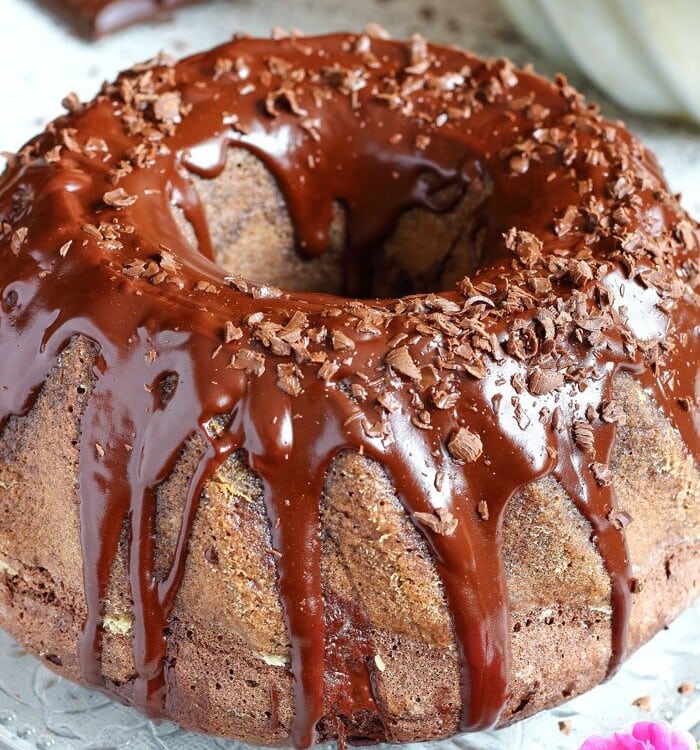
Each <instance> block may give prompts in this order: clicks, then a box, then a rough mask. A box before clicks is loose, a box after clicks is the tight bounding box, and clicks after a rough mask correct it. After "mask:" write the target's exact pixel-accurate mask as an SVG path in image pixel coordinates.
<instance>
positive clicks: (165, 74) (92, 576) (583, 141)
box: [0, 34, 700, 747]
mask: <svg viewBox="0 0 700 750" xmlns="http://www.w3.org/2000/svg"><path fill="white" fill-rule="evenodd" d="M71 109H72V111H71V112H70V113H69V114H68V115H67V116H65V117H63V118H60V119H59V120H57V121H56V122H54V123H53V124H52V125H51V126H49V128H48V130H47V132H46V133H45V134H44V135H42V136H40V137H39V138H37V139H36V140H35V141H33V142H32V143H30V144H29V145H28V146H27V147H25V149H24V150H23V151H22V152H21V153H20V154H19V155H18V157H17V158H16V159H15V160H14V162H13V163H12V164H11V165H10V167H9V168H8V170H7V171H6V173H5V175H4V176H3V178H2V181H1V182H0V218H1V219H2V221H3V223H2V225H1V226H2V232H3V234H2V235H1V237H2V244H1V245H0V248H1V250H2V253H3V256H2V257H3V264H2V268H1V269H0V288H1V289H2V300H3V305H2V316H1V317H0V384H2V389H1V390H0V416H2V421H3V423H4V422H5V421H6V420H7V418H8V417H9V416H10V415H14V414H26V413H27V411H28V410H29V409H30V408H31V406H32V404H33V401H34V398H35V396H36V394H37V392H38V390H39V389H40V388H41V386H42V383H43V382H44V380H45V379H46V377H47V375H48V373H49V371H50V370H51V368H52V367H53V366H54V364H55V362H56V358H57V357H58V356H59V354H60V353H61V351H62V350H63V349H64V347H65V346H66V344H67V343H68V342H69V341H70V339H71V337H73V336H76V335H83V336H87V337H88V338H90V339H91V340H92V341H94V342H95V343H96V344H97V346H98V348H99V356H98V359H97V363H96V370H95V377H96V385H95V388H94V391H93V393H92V394H91V396H90V402H89V406H88V408H87V412H86V414H85V417H84V420H83V423H82V439H81V445H80V467H79V473H80V514H81V524H82V546H83V557H84V570H85V573H84V576H85V595H86V600H87V611H88V617H87V621H86V623H85V625H84V628H83V632H82V635H81V640H80V660H81V665H82V672H83V678H84V679H85V681H86V682H87V683H88V684H90V685H93V686H95V687H101V688H106V683H105V680H104V677H103V676H102V668H101V648H102V646H101V643H102V617H103V602H104V599H105V595H106V591H107V585H108V581H109V574H110V570H111V566H112V563H113V560H114V558H115V555H116V553H117V546H118V543H119V537H120V533H121V530H122V528H123V526H124V523H125V522H126V521H127V520H128V522H129V524H130V534H129V553H128V554H129V570H130V586H131V595H132V598H133V602H134V612H133V615H134V629H133V653H134V660H135V664H136V670H137V673H138V676H137V678H136V679H135V681H134V684H133V686H132V692H131V694H130V700H131V702H132V703H133V704H134V705H137V706H139V707H141V708H143V709H145V710H147V711H148V712H150V713H151V714H152V715H154V716H159V715H162V714H163V711H164V706H165V705H166V700H167V691H168V672H167V670H166V669H165V667H164V664H165V654H166V646H167V644H166V636H165V635H164V632H165V630H166V626H167V624H168V619H169V616H170V613H171V611H172V608H173V603H174V600H175V597H176V596H177V592H178V587H179V585H180V582H181V581H182V577H183V574H184V571H185V566H186V559H187V547H188V538H189V532H190V529H191V527H192V523H193V520H194V518H195V515H196V512H197V506H198V503H199V499H200V495H201V493H202V489H203V487H204V486H205V484H206V482H207V480H208V479H209V478H210V477H211V476H212V474H213V473H214V472H215V471H216V470H217V468H218V467H219V466H221V465H222V463H223V462H224V461H225V460H226V459H227V457H229V456H230V455H231V454H232V453H233V452H234V451H237V450H239V449H243V450H244V451H245V452H246V453H247V456H248V461H249V464H250V466H251V468H252V469H253V470H254V471H255V472H257V474H258V475H259V476H260V478H261V480H262V483H263V487H264V498H265V504H266V508H267V512H268V516H269V521H270V529H271V536H272V544H273V547H274V548H275V549H276V550H277V551H278V552H279V555H278V556H277V558H276V559H277V566H278V571H277V572H278V579H279V591H280V596H281V601H282V607H283V612H284V618H285V622H286V626H287V630H288V636H289V640H290V644H291V669H292V671H293V675H294V685H295V693H294V699H295V705H296V713H295V719H294V726H293V741H294V743H295V745H297V746H299V747H306V746H309V745H310V744H312V743H313V741H314V739H315V736H316V735H315V731H316V726H317V724H318V722H319V721H320V720H321V719H322V718H323V717H324V716H328V715H331V716H333V715H336V714H338V715H344V716H350V715H353V714H358V715H359V714H363V715H367V716H372V715H378V716H379V720H381V718H382V716H381V712H382V707H381V705H380V702H379V701H378V700H376V698H375V694H374V685H375V684H376V681H377V680H379V679H381V674H380V673H379V672H378V671H377V669H376V666H375V663H374V659H373V653H372V647H371V641H370V638H369V634H368V632H367V623H366V621H365V618H364V615H363V613H362V612H361V611H358V610H357V609H356V608H354V607H353V605H352V604H351V603H349V602H342V601H336V600H330V599H328V600H326V601H324V592H323V582H322V575H321V549H320V520H319V511H320V503H321V500H322V496H323V487H324V481H325V474H326V470H327V468H328V466H329V465H330V463H331V461H332V460H333V458H334V457H335V456H337V455H338V454H339V453H340V452H341V451H344V450H347V449H351V450H358V451H361V452H363V453H364V454H365V455H367V456H369V457H371V458H373V459H376V460H377V461H378V462H379V463H380V464H381V465H382V466H383V467H384V468H385V470H386V471H387V473H388V475H389V477H390V479H391V481H392V483H393V486H394V487H395V489H396V492H397V494H398V497H399V498H400V500H401V502H402V503H403V504H404V506H405V508H406V511H407V513H408V514H409V515H410V517H411V518H412V519H413V521H414V523H415V525H416V527H417V529H418V531H419V532H420V533H421V534H422V535H423V536H424V538H425V540H426V542H427V544H428V546H429V548H430V549H431V551H432V554H433V556H434V560H435V567H436V570H437V573H438V575H439V577H440V579H441V581H442V584H443V589H444V593H445V597H446V600H447V603H448V605H449V609H450V612H451V615H452V620H453V628H454V637H455V641H456V644H457V646H458V650H459V655H460V659H461V664H462V692H463V700H464V703H463V717H462V727H463V728H464V729H479V728H483V727H488V726H492V725H494V724H496V723H497V722H498V719H499V715H500V713H501V711H502V710H503V707H504V704H505V702H506V700H507V698H508V695H509V687H508V686H509V678H510V652H509V646H510V633H509V613H508V595H507V591H506V582H505V575H504V570H503V559H502V554H501V525H502V521H503V516H504V511H505V509H506V507H507V505H508V502H509V500H510V498H511V497H512V496H513V495H514V493H516V492H517V491H518V490H519V489H520V488H522V487H524V486H526V485H528V484H530V483H531V482H533V481H534V480H536V479H537V478H540V477H543V476H546V475H552V476H554V477H555V478H556V479H557V481H558V482H559V483H560V484H561V486H562V487H563V489H564V490H565V491H566V493H567V494H568V495H569V497H570V498H571V499H572V500H573V502H574V503H575V504H576V507H577V508H578V509H579V511H580V512H581V514H582V515H583V516H584V517H585V518H586V519H587V521H588V522H589V523H590V525H591V527H592V541H593V543H594V544H595V546H596V548H597V550H598V551H599V552H600V554H601V556H602V560H603V562H604V565H605V567H606V569H607V571H608V573H609V575H610V581H611V606H612V634H611V638H612V641H611V657H610V665H609V671H610V672H613V671H614V670H615V669H616V668H617V666H618V665H619V664H620V662H621V660H622V659H623V658H624V656H625V649H626V641H627V629H628V619H629V612H630V600H631V589H632V588H633V581H632V576H631V568H630V561H629V558H628V554H627V547H626V542H625V533H624V525H625V524H624V522H621V519H620V517H619V516H618V515H616V511H617V508H616V499H615V492H614V484H611V483H610V477H609V476H608V473H606V471H609V470H608V467H607V464H608V461H609V457H610V453H611V450H612V446H613V444H614V439H615V425H616V423H617V422H619V421H620V419H621V418H622V417H620V415H619V414H617V413H616V412H615V405H614V404H612V403H611V401H612V381H613V377H614V376H615V374H616V373H618V372H623V371H624V372H629V373H633V374H634V375H635V377H638V378H639V379H640V381H641V382H642V383H643V385H644V387H645V388H646V389H647V390H648V392H649V393H650V394H651V395H652V396H653V397H654V398H655V399H656V402H657V403H658V404H659V406H660V408H662V409H663V411H664V412H665V414H666V415H667V416H668V417H669V418H670V419H671V420H672V421H673V424H675V426H676V427H677V428H678V430H679V432H680V433H681V436H682V438H683V440H684V441H685V444H686V445H687V446H688V450H689V451H690V452H691V454H692V455H693V456H695V457H696V458H697V456H698V452H699V450H698V426H699V425H698V412H697V398H698V383H699V382H700V381H699V380H698V351H699V348H698V325H699V322H700V318H699V316H698V297H697V286H698V233H697V229H696V226H695V224H693V223H691V222H690V220H689V219H688V218H687V216H686V215H685V214H684V213H683V211H682V210H681V208H680V207H679V205H678V203H677V202H676V201H675V200H674V199H672V198H671V197H670V196H669V194H668V191H667V188H666V186H665V183H664V181H663V178H662V176H661V174H660V170H659V167H658V165H657V164H656V162H655V160H654V159H653V157H652V156H651V155H650V154H649V153H648V152H647V151H646V150H645V149H644V148H643V146H641V144H639V143H638V142H637V141H636V140H635V139H634V138H633V137H632V136H631V135H630V134H629V133H628V132H627V131H626V130H624V128H622V127H621V126H620V125H613V124H611V123H608V122H606V121H604V120H603V119H602V118H600V116H599V115H598V114H597V112H596V111H595V109H593V108H591V107H589V106H587V105H586V104H585V102H583V101H582V100H581V99H580V97H579V96H578V95H577V94H576V93H575V92H574V91H573V90H572V89H571V88H570V87H568V86H567V85H566V83H565V81H563V80H558V81H557V82H556V83H551V82H548V81H546V80H544V79H542V78H539V77H537V76H535V75H533V74H531V73H529V72H524V71H519V70H515V69H514V68H513V67H512V66H511V65H510V64H509V63H508V62H507V61H503V60H494V61H484V60H481V59H479V58H476V57H474V56H473V55H470V54H468V53H466V52H462V51H459V50H455V49H447V48H439V47H428V46H426V45H425V44H424V43H423V42H422V40H420V39H419V38H414V39H412V40H411V41H410V42H409V43H407V44H404V43H399V42H393V41H388V40H386V39H383V38H377V37H374V36H371V35H369V34H364V35H360V36H351V35H336V36H328V37H320V38H288V39H278V40H256V39H237V40H234V41H233V42H232V43H231V44H229V45H224V46H222V47H220V48H218V49H216V50H213V51H211V52H207V53H203V54H200V55H197V56H194V57H192V58H189V59H187V60H185V61H183V62H181V63H178V64H177V65H175V64H173V63H171V62H169V61H166V60H162V59H161V60H157V61H154V62H153V63H151V64H148V65H144V66H140V67H139V68H136V69H134V70H133V71H129V72H127V73H124V74H123V75H122V76H121V77H120V79H119V80H118V81H117V83H116V84H114V85H113V86H108V87H106V88H105V89H104V91H103V93H102V94H101V95H100V96H98V97H97V99H96V100H95V101H94V102H92V103H91V104H89V105H87V106H85V107H83V106H78V105H76V104H75V103H73V104H72V105H71ZM232 145H237V146H242V147H245V148H248V149H250V150H251V151H252V152H253V153H255V154H256V155H258V156H259V157H260V158H261V159H263V161H264V162H265V164H266V165H267V166H268V167H269V168H270V170H271V171H272V172H273V174H274V175H275V177H276V178H277V180H278V183H279V185H280V188H281V190H282V192H283V194H284V196H285V198H286V200H287V202H288V206H289V211H290V214H291V216H292V219H293V222H294V227H295V230H296V237H297V245H298V249H299V252H300V254H301V255H302V256H304V257H312V256H317V255H319V254H321V253H323V252H324V250H325V249H326V247H327V245H328V236H329V235H328V232H329V226H330V222H331V216H332V207H333V203H334V202H335V201H338V202H340V203H341V204H342V205H343V207H344V208H345V210H346V216H347V249H346V253H345V263H346V266H347V279H348V290H347V291H348V294H349V295H355V294H362V293H363V292H365V291H366V290H367V288H368V286H367V279H366V269H367V268H368V267H370V266H371V263H372V259H373V258H374V257H375V253H376V252H378V248H380V246H381V243H382V241H383V240H384V239H385V238H386V237H387V236H388V235H389V234H390V233H391V231H392V229H393V228H394V226H395V225H396V222H397V220H398V218H399V217H400V215H401V214H402V213H403V212H404V211H405V210H406V209H409V208H411V207H413V206H424V207H427V208H430V209H432V210H435V211H445V210H449V209H451V208H452V207H453V206H454V205H455V203H456V202H457V201H458V200H460V199H462V198H463V197H464V196H465V195H467V194H468V193H470V191H472V192H476V194H478V195H480V196H481V197H480V198H479V199H478V200H475V201H474V209H473V218H474V219H475V221H476V225H477V226H478V227H479V229H480V234H479V236H480V244H478V245H477V244H476V243H474V246H473V247H472V248H471V250H470V252H473V254H474V273H473V275H472V277H471V279H465V280H463V281H462V282H460V284H459V285H458V287H457V289H456V290H448V291H445V292H442V293H440V294H439V295H438V294H419V295H416V296H412V297H406V298H403V299H380V300H371V301H361V300H353V299H352V298H351V297H347V298H334V297H331V296H328V295H324V294H321V293H318V294H315V293H297V292H293V291H280V290H275V289H273V288H271V287H268V286H265V285H264V284H254V283H252V282H250V281H246V280H242V279H237V278H230V277H225V276H224V273H223V272H222V271H221V269H220V268H219V267H217V266H216V264H215V263H214V262H213V261H212V258H213V257H214V248H212V247H211V242H210V240H209V236H208V231H207V226H206V219H205V213H204V210H203V207H202V205H201V204H200V202H199V199H198V196H197V194H196V191H195V189H194V187H193V185H192V183H191V181H190V174H191V173H196V174H199V175H201V176H204V177H207V178H212V179H213V178H215V177H216V176H217V175H218V174H220V173H221V171H222V170H223V168H224V165H225V161H226V154H227V150H228V149H229V147H230V146H232ZM134 198H136V200H135V202H134V200H133V199H134ZM175 204H177V205H179V206H180V207H181V208H182V209H183V210H184V212H185V214H186V216H187V217H188V219H189V220H190V221H191V223H192V224H193V226H194V228H195V231H196V235H197V239H198V244H199V248H198V249H197V248H193V247H192V246H191V245H190V244H189V243H188V242H187V241H186V240H185V238H184V237H183V236H182V234H181V233H180V231H179V229H178V228H177V225H176V223H175V221H174V219H173V215H172V210H171V206H172V205H175ZM513 227H514V228H515V229H511V228H513ZM516 230H517V231H516ZM251 316H252V317H251ZM231 324H233V325H234V326H235V327H236V328H239V327H240V329H241V331H242V335H241V336H240V337H239V338H234V337H229V336H228V335H226V333H225V332H226V331H227V330H228V326H230V325H231ZM263 324H264V325H263ZM268 324H269V325H268ZM261 326H262V327H261ZM265 326H267V328H265ZM270 326H271V327H270ZM271 331H272V333H270V332H271ZM329 362H334V363H335V366H334V367H332V368H330V370H335V371H334V372H332V371H329V370H328V369H326V370H324V369H323V368H324V366H326V367H327V366H328V363H329ZM165 379H169V380H170V383H171V387H172V384H173V383H174V390H172V392H171V393H170V394H169V397H168V398H167V399H165V398H163V397H162V393H163V391H162V388H161V387H160V386H161V384H162V382H163V381H164V380H165ZM352 384H360V385H362V386H363V387H364V389H365V390H366V391H367V394H368V395H367V398H366V399H364V400H361V399H358V398H357V397H356V396H355V395H352V392H351V389H350V386H351V385H352ZM223 415H225V418H224V421H223V422H222V424H223V426H221V425H220V427H219V428H218V429H213V428H212V420H214V419H215V418H221V417H222V416H223ZM193 435H199V436H200V438H202V440H203V441H204V444H205V449H204V450H203V452H202V455H201V457H200V460H199V464H198V467H197V470H196V471H195V473H194V475H193V477H192V479H191V482H190V486H189V491H188V495H187V498H186V502H185V506H184V512H183V517H182V524H181V529H180V533H179V536H178V540H177V547H176V553H175V556H174V561H173V564H172V567H171V568H170V570H169V571H168V572H167V574H166V575H165V576H164V577H162V578H159V577H158V576H157V575H156V567H155V555H154V542H153V530H154V528H155V521H156V519H155V513H156V502H155V493H156V490H157V487H158V486H159V484H160V483H162V482H163V481H164V480H165V479H166V478H167V477H168V476H169V474H170V472H171V471H172V470H173V467H174V465H175V463H176V462H177V459H178V457H179V455H180V452H181V450H182V447H183V445H184V444H185V442H186V441H187V440H188V439H189V438H191V437H192V436H193ZM465 436H466V439H467V442H469V441H471V443H470V445H471V448H472V449H473V448H474V445H475V443H474V436H478V440H477V448H476V449H474V450H467V451H466V452H465V450H464V449H463V447H462V448H460V438H465ZM622 520H624V519H622ZM343 619H345V620H347V621H348V623H349V625H348V627H347V628H343V629H341V628H339V627H338V623H339V622H342V621H343ZM274 702H275V701H273V703H274ZM273 708H274V706H273ZM273 713H276V710H274V711H273ZM274 721H275V722H276V721H277V719H276V718H275V719H274ZM339 731H340V730H339Z"/></svg>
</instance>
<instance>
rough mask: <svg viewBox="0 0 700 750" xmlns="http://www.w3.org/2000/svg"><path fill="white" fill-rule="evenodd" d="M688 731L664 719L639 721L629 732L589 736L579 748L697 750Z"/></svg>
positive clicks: (583, 749)
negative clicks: (609, 735)
mask: <svg viewBox="0 0 700 750" xmlns="http://www.w3.org/2000/svg"><path fill="white" fill-rule="evenodd" d="M697 747H698V744H697V742H696V741H695V740H694V739H693V738H692V737H691V735H690V734H688V732H683V731H679V730H677V729H674V728H673V727H672V726H671V725H670V724H668V723H666V722H665V721H657V722H653V721H640V722H639V723H638V724H635V725H634V726H633V727H632V729H631V731H630V732H625V733H622V732H615V734H613V735H612V736H611V737H589V738H588V739H587V740H586V741H585V742H584V743H583V745H581V748H580V750H697Z"/></svg>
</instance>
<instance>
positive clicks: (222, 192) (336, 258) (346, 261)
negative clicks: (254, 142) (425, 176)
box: [174, 149, 480, 297]
mask: <svg viewBox="0 0 700 750" xmlns="http://www.w3.org/2000/svg"><path fill="white" fill-rule="evenodd" d="M191 179H192V182H193V185H194V187H195V189H196V191H197V193H198V195H199V197H200V200H201V202H202V205H203V207H204V212H205V214H206V218H207V224H208V230H209V239H210V242H211V245H212V248H213V250H214V255H215V260H216V262H217V263H218V265H219V266H221V268H223V269H224V271H225V272H226V273H227V274H230V275H236V274H237V275H240V276H242V277H244V278H246V279H248V280H250V281H253V282H256V283H259V284H271V285H273V286H276V287H279V288H282V289H289V290H295V291H303V292H324V293H327V294H342V295H347V296H353V297H400V296H404V295H406V294H417V293H427V292H439V291H444V290H447V289H453V288H454V286H455V284H456V283H457V281H459V279H461V278H462V277H464V276H465V275H467V274H468V273H470V272H472V271H473V270H474V269H475V268H476V267H477V266H478V263H479V244H480V243H479V239H480V235H479V231H478V228H477V227H476V226H475V225H474V222H472V221H471V218H470V215H471V213H472V210H471V208H473V206H472V207H471V208H470V206H469V200H467V199H464V200H462V201H461V202H460V201H457V203H456V206H455V208H454V209H453V210H452V211H449V212H446V213H434V212H431V211H429V210H427V209H424V208H415V209H411V210H409V211H407V212H406V213H405V214H404V215H403V216H402V217H401V218H400V219H399V221H398V223H397V226H396V227H395V229H394V231H393V233H392V234H391V235H390V236H389V237H388V238H387V239H386V240H385V242H384V243H383V244H381V245H380V246H379V247H377V248H375V249H373V251H372V252H371V253H368V254H365V253H349V252H347V251H346V250H345V235H346V214H345V212H344V210H343V209H342V208H341V207H340V206H339V205H337V204H336V205H335V207H334V216H333V222H332V224H331V228H330V243H329V247H328V249H327V250H326V252H325V253H323V254H322V255H321V256H319V257H318V258H313V259H305V258H302V257H301V256H300V254H299V253H298V252H297V251H296V249H295V237H294V228H293V226H292V223H291V220H290V218H289V213H288V211H287V208H286V204H285V201H284V198H283V196H282V193H281V192H280V189H279V187H278V185H277V183H276V181H275V179H274V177H273V176H272V175H271V174H270V172H269V171H268V170H267V169H266V167H265V166H264V165H263V164H262V162H261V161H260V160H259V159H258V158H257V157H255V156H254V155H253V154H251V153H250V152H248V151H246V150H245V149H232V150H231V152H230V154H229V158H228V161H227V164H226V167H225V168H224V170H223V172H222V173H221V174H220V175H219V176H218V177H216V178H215V179H205V178H201V177H198V176H197V175H192V177H191ZM174 212H175V218H176V220H177V223H178V224H179V226H180V229H181V230H182V232H183V233H184V234H185V236H186V237H187V239H188V241H189V242H190V243H192V244H193V245H195V246H198V245H199V240H198V238H197V236H196V234H195V231H194V229H193V228H192V225H191V224H190V223H189V222H188V221H187V219H186V217H185V215H184V213H183V212H182V211H180V210H179V209H174Z"/></svg>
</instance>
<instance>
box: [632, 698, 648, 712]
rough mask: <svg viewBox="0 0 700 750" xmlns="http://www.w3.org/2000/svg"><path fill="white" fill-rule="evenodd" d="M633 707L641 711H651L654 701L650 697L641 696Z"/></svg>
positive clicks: (636, 699) (634, 702)
mask: <svg viewBox="0 0 700 750" xmlns="http://www.w3.org/2000/svg"><path fill="white" fill-rule="evenodd" d="M632 705H633V706H636V707H637V708H638V709H639V710H640V711H651V707H652V700H651V696H650V695H640V696H639V698H635V699H634V700H633V701H632Z"/></svg>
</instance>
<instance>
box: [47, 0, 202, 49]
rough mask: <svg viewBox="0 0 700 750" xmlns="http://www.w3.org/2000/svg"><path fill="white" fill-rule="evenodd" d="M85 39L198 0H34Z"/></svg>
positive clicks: (159, 15)
mask: <svg viewBox="0 0 700 750" xmlns="http://www.w3.org/2000/svg"><path fill="white" fill-rule="evenodd" d="M37 2H39V3H40V4H41V5H43V6H44V7H46V8H48V9H49V10H50V11H51V12H53V13H55V14H56V15H58V16H60V17H61V18H62V19H63V20H65V21H66V22H67V23H69V24H70V25H71V26H72V27H73V28H74V29H75V30H76V31H77V32H78V33H79V34H82V36H85V37H88V39H97V38H98V37H102V36H105V35H107V34H112V33H114V32H115V31H120V30H121V29H124V28H126V27H127V26H131V25H133V24H135V23H140V22H142V21H151V20H155V19H157V18H159V17H161V16H163V15H164V14H166V13H167V12H168V11H170V10H173V9H174V8H179V7H181V6H183V5H193V4H194V3H196V2H199V0H37Z"/></svg>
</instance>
